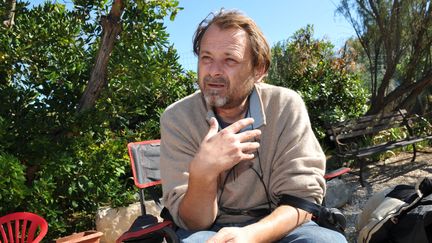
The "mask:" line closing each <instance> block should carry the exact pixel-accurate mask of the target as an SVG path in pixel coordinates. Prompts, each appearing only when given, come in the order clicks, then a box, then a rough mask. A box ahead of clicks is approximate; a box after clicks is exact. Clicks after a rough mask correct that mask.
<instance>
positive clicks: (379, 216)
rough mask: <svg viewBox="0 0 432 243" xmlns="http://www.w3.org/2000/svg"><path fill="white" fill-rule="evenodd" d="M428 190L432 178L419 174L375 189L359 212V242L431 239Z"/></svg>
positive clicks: (424, 241) (431, 204) (403, 242)
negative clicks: (406, 182) (414, 181)
mask: <svg viewBox="0 0 432 243" xmlns="http://www.w3.org/2000/svg"><path fill="white" fill-rule="evenodd" d="M431 192H432V178H422V179H421V180H419V182H418V183H417V185H416V186H415V187H414V186H410V185H397V186H395V187H394V188H389V189H388V190H383V191H381V192H379V193H376V194H375V195H374V196H373V197H372V198H370V199H369V200H368V202H367V203H366V205H365V208H364V210H363V212H362V213H361V215H360V219H362V220H361V221H359V223H358V224H359V225H358V228H359V237H358V242H359V243H390V242H391V243H411V242H415V243H428V242H432V193H431ZM366 220H367V221H366Z"/></svg>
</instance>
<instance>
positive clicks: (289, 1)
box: [165, 0, 355, 70]
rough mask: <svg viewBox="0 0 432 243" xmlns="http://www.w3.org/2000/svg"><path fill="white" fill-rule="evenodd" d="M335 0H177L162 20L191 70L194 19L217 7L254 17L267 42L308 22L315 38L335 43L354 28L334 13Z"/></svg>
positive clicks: (186, 66)
mask: <svg viewBox="0 0 432 243" xmlns="http://www.w3.org/2000/svg"><path fill="white" fill-rule="evenodd" d="M338 4H339V1H338V0H267V1H266V0H180V4H179V6H181V7H183V8H184V10H183V11H180V12H179V14H178V15H177V17H176V19H175V20H174V21H173V22H171V21H169V20H167V21H165V23H166V25H167V30H168V33H169V34H170V41H171V42H172V43H174V46H175V47H176V49H177V50H178V53H179V54H180V63H182V65H183V66H184V67H185V68H187V69H192V70H195V69H196V68H195V66H196V59H195V57H194V56H193V52H192V36H193V34H194V31H195V29H196V26H197V25H198V23H199V22H200V21H201V20H202V19H204V18H205V17H206V16H207V15H208V14H209V13H210V12H212V11H217V10H219V9H220V8H221V7H224V8H226V9H238V10H241V11H242V12H244V13H245V14H247V15H248V16H250V17H251V18H252V19H254V20H255V21H256V23H257V24H258V26H260V28H261V30H262V31H263V32H264V35H265V36H266V37H267V40H268V41H269V43H270V45H273V44H275V43H276V42H278V41H282V40H286V39H288V38H289V37H290V36H292V35H293V34H294V32H296V31H297V30H299V29H300V28H303V27H305V26H306V25H308V24H312V25H313V26H314V30H315V35H314V37H315V38H318V39H322V38H326V39H328V40H330V41H331V42H332V43H333V44H334V45H335V46H336V47H341V46H342V45H343V44H344V42H345V40H347V39H348V38H349V37H351V36H354V35H355V33H354V30H353V28H352V27H351V26H350V25H349V23H348V22H347V21H346V20H345V19H344V18H343V17H342V16H340V15H335V10H336V8H337V5H338Z"/></svg>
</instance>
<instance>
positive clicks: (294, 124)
mask: <svg viewBox="0 0 432 243" xmlns="http://www.w3.org/2000/svg"><path fill="white" fill-rule="evenodd" d="M254 92H255V96H256V97H257V102H250V103H251V104H254V103H255V104H259V106H260V107H259V108H257V107H253V108H252V107H251V108H250V110H252V111H253V113H252V117H254V118H255V121H260V122H259V124H257V126H259V127H254V128H257V129H260V130H261V138H260V145H261V146H260V148H259V150H258V154H257V155H258V156H256V157H255V158H254V159H253V160H250V161H243V162H240V163H239V164H238V165H237V166H236V168H235V169H234V170H233V172H232V173H230V174H229V177H228V179H227V180H226V183H225V187H224V190H223V194H222V195H220V193H221V191H222V190H221V189H222V186H223V182H224V181H225V177H226V176H227V172H225V173H223V174H222V175H220V178H219V190H218V199H219V198H220V201H221V205H222V206H223V207H227V208H235V209H254V208H266V207H267V201H268V200H267V196H266V193H265V190H264V186H263V183H262V182H261V181H260V179H259V177H258V175H257V174H256V173H255V172H254V171H253V170H252V169H251V167H253V168H255V170H256V171H258V172H259V174H260V176H262V178H263V182H264V184H265V186H266V188H267V189H268V192H269V194H270V200H271V204H272V208H275V207H277V205H278V201H279V200H278V198H279V196H280V195H282V194H290V195H293V196H298V197H302V198H305V199H307V200H310V201H314V202H318V203H320V202H321V201H322V198H323V195H324V193H325V181H324V178H323V176H324V171H325V156H324V153H323V152H322V149H321V147H320V145H319V143H318V141H317V139H316V138H315V136H314V134H313V131H312V129H311V125H310V121H309V116H308V114H307V110H306V107H305V105H304V102H303V101H302V99H301V97H300V96H299V95H298V94H297V93H296V92H294V91H292V90H290V89H287V88H282V87H277V86H273V85H269V84H265V83H259V84H256V85H255V91H254ZM251 99H252V98H251ZM255 106H256V105H255ZM209 114H211V112H209V110H208V109H207V107H206V104H205V102H204V100H203V98H202V95H201V92H199V91H198V92H196V93H194V94H192V95H190V96H188V97H185V98H183V99H181V100H179V101H177V102H176V103H174V104H172V105H170V106H169V107H168V108H167V109H166V110H165V112H164V114H163V115H162V118H161V158H160V163H161V177H162V181H163V199H164V205H165V207H167V208H168V209H169V211H170V213H171V215H172V216H173V218H174V221H175V223H176V224H177V225H178V226H179V227H181V228H186V226H185V224H184V223H183V222H182V221H181V219H180V217H179V213H178V210H179V205H180V202H181V200H182V198H183V196H184V195H185V193H186V190H187V186H188V177H189V172H188V168H189V163H190V161H192V159H193V158H194V156H195V154H196V153H197V151H198V148H199V145H200V143H201V141H202V139H203V138H204V136H205V135H206V134H207V132H208V130H209V124H208V122H207V118H208V115H209ZM254 125H255V124H254ZM260 164H261V167H262V172H261V170H260ZM249 219H251V218H250V217H249V216H235V215H224V213H223V212H219V217H218V223H241V222H245V221H247V220H249Z"/></svg>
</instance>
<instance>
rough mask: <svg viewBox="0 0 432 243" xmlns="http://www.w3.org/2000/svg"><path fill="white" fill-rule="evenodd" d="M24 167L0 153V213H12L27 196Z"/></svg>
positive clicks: (16, 160)
mask: <svg viewBox="0 0 432 243" xmlns="http://www.w3.org/2000/svg"><path fill="white" fill-rule="evenodd" d="M24 174H25V166H24V165H22V164H21V163H20V162H19V160H18V159H17V158H15V157H13V156H12V155H9V154H5V153H0V188H1V189H0V190H1V194H0V211H1V212H12V211H13V209H14V207H15V205H16V203H18V204H21V203H22V202H23V200H24V198H25V197H26V196H27V195H28V188H27V186H26V185H25V177H24Z"/></svg>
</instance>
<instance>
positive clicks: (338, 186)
mask: <svg viewBox="0 0 432 243" xmlns="http://www.w3.org/2000/svg"><path fill="white" fill-rule="evenodd" d="M351 196H352V190H351V188H349V186H348V185H347V184H346V183H345V182H344V181H342V180H341V179H337V178H335V179H333V180H330V181H328V182H327V192H326V196H325V205H326V206H327V207H329V208H340V207H342V206H344V205H345V204H346V203H347V202H348V201H349V200H350V198H351Z"/></svg>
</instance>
